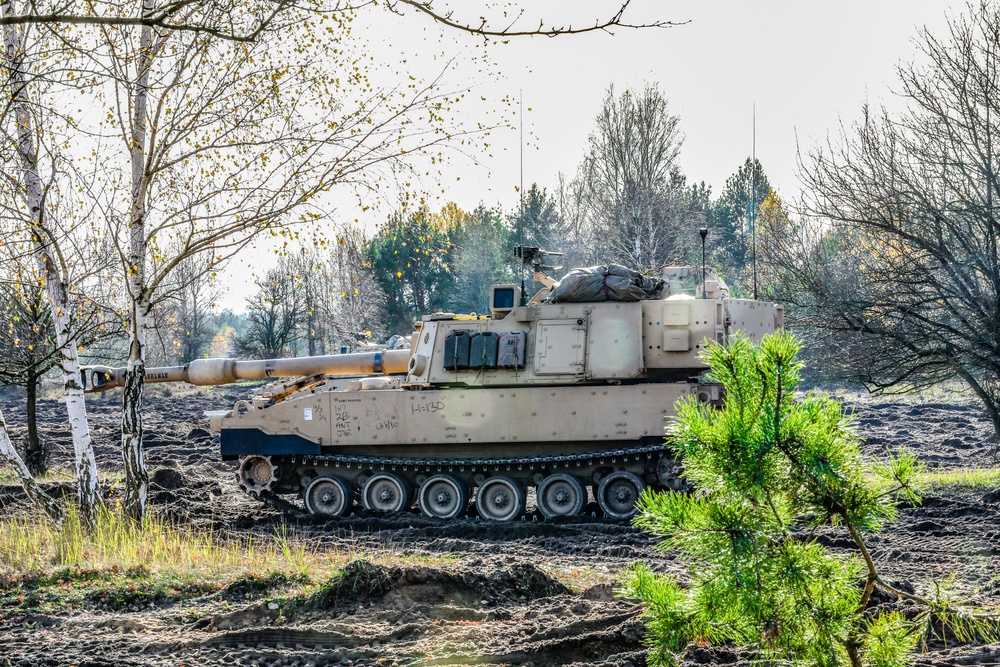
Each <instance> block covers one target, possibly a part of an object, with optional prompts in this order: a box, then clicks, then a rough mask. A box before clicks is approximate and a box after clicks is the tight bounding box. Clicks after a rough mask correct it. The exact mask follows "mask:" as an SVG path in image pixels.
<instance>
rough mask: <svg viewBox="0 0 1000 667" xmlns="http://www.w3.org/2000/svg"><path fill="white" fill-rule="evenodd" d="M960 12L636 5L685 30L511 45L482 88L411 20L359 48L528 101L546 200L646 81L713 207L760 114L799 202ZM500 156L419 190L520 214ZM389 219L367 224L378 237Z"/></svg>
mask: <svg viewBox="0 0 1000 667" xmlns="http://www.w3.org/2000/svg"><path fill="white" fill-rule="evenodd" d="M472 4H478V3H470V2H468V0H465V1H464V2H458V1H457V0H456V1H455V2H453V6H454V7H455V8H456V13H458V12H460V11H461V9H462V7H463V6H464V7H467V6H470V5H472ZM522 4H525V5H528V6H532V7H534V6H539V7H541V8H542V9H540V10H535V11H536V12H537V13H535V14H532V15H531V17H530V18H526V19H523V20H522V23H521V24H519V25H518V27H521V25H523V26H524V27H529V26H531V25H533V24H534V23H537V18H538V17H544V18H545V20H546V21H547V22H548V23H555V24H560V25H562V24H564V23H566V22H572V23H574V25H578V26H582V25H585V24H589V23H593V21H594V19H595V18H596V17H598V16H606V15H608V14H609V13H613V12H614V11H616V9H617V7H618V6H620V2H616V1H615V0H576V1H573V2H570V1H568V0H548V1H547V2H544V3H540V2H537V1H536V2H534V3H529V2H523V3H522ZM445 6H446V4H445V3H443V2H442V3H436V4H435V7H438V8H444V7H445ZM951 7H954V8H955V9H951ZM964 7H965V4H964V2H948V1H942V0H865V1H862V0H840V1H839V2H808V1H803V0H777V1H775V0H768V2H763V1H750V0H669V1H668V0H633V1H632V3H631V6H630V8H629V11H628V13H627V14H626V16H625V19H626V20H631V21H634V22H637V23H643V22H649V21H653V20H671V21H676V22H687V23H685V24H684V25H680V26H677V27H672V28H668V29H648V30H618V31H616V34H615V35H608V34H602V33H593V34H588V35H581V36H563V37H559V38H555V39H552V38H539V37H534V38H520V39H515V40H512V41H511V42H510V43H508V44H506V45H504V44H500V45H497V46H495V47H491V48H490V49H489V50H488V53H489V56H490V58H491V59H492V60H493V63H494V66H493V70H494V72H493V74H482V73H480V71H479V68H480V66H481V65H480V62H479V61H478V60H476V61H475V63H473V62H472V61H473V57H474V56H476V55H478V54H479V53H480V52H481V48H480V47H479V46H478V44H479V42H478V41H476V40H475V39H474V38H471V37H466V36H463V35H460V34H456V33H455V32H454V31H446V30H442V29H440V28H439V27H437V26H436V25H434V24H433V23H432V22H430V21H428V20H427V19H425V18H422V17H418V16H415V15H412V14H410V15H404V16H394V15H391V14H388V13H384V14H382V15H378V14H374V15H373V14H371V13H368V12H366V13H364V14H362V15H361V16H359V20H358V21H357V23H358V24H361V25H359V26H358V29H357V34H358V36H359V38H365V39H369V40H370V41H371V43H372V44H373V48H372V53H373V55H374V56H376V57H387V58H400V57H409V58H411V60H412V62H411V63H410V66H413V67H426V68H427V71H426V72H425V73H424V74H425V76H427V77H431V76H433V74H435V73H436V71H437V70H438V69H439V68H440V66H441V55H442V54H444V56H445V57H448V56H452V57H454V58H455V59H456V63H457V65H456V68H455V71H454V72H452V73H451V74H449V80H450V81H452V82H454V83H455V84H456V85H470V86H471V87H472V91H473V93H474V94H475V96H476V97H486V98H487V100H489V101H490V102H493V101H495V100H498V99H500V98H502V97H504V96H505V95H509V96H512V97H514V98H516V97H517V96H518V94H522V95H523V100H524V107H525V114H524V123H525V124H524V131H525V135H526V139H527V141H526V144H527V147H526V148H525V150H524V181H525V185H530V184H531V183H532V182H537V183H539V184H540V185H542V186H543V187H547V188H549V189H550V190H551V189H553V188H554V187H555V186H556V183H557V174H558V173H559V172H563V173H566V174H567V175H572V174H573V172H574V171H575V170H576V166H577V165H578V164H579V162H580V159H581V157H582V156H583V153H584V150H585V147H586V142H587V135H588V134H589V133H590V131H591V129H592V127H593V121H594V117H595V116H596V114H597V112H598V110H599V108H600V105H601V101H602V99H603V97H604V94H605V91H606V90H607V88H608V86H609V85H612V84H613V85H614V86H615V88H616V89H617V90H623V89H625V88H626V87H633V88H640V87H642V86H643V85H644V84H645V83H646V82H652V83H656V84H657V85H658V86H659V88H660V90H661V91H662V93H663V94H664V96H665V97H666V98H667V100H668V103H669V106H670V110H671V112H672V113H674V114H676V115H678V116H679V117H680V127H681V130H682V132H683V134H684V136H685V141H684V145H683V148H682V150H681V156H680V161H681V167H682V170H683V171H684V173H685V174H686V175H687V177H688V180H689V181H694V182H697V181H705V182H706V183H708V184H709V185H710V186H711V187H712V192H713V195H715V196H717V195H718V194H719V192H720V190H721V189H722V187H723V185H724V184H725V181H726V178H727V177H728V176H729V175H731V174H732V173H733V172H734V171H736V169H737V168H738V167H739V165H740V164H741V163H742V162H743V161H744V160H745V159H746V158H747V157H749V155H750V152H751V147H752V136H753V132H752V130H753V123H752V116H753V109H754V107H755V106H756V153H757V158H758V159H759V160H760V161H761V163H762V165H763V167H764V171H765V173H766V174H767V175H768V177H769V179H770V182H771V185H772V187H774V188H775V189H776V190H778V192H779V194H780V195H781V196H782V197H784V198H785V199H789V200H790V199H794V198H795V197H796V196H797V195H798V193H799V189H800V186H799V182H798V179H797V176H796V153H797V151H798V150H799V149H800V148H801V149H802V150H803V151H808V150H809V148H810V147H811V146H814V145H816V144H817V143H819V142H822V141H823V140H824V139H825V137H826V135H827V133H829V132H836V131H837V128H838V124H839V123H840V122H841V121H843V122H845V123H851V122H853V121H854V120H855V119H856V118H858V116H859V110H860V107H861V105H862V104H863V103H865V102H866V101H867V102H869V103H871V104H873V105H877V104H882V103H888V104H890V105H891V104H893V103H894V101H893V99H892V93H891V91H892V89H893V87H894V86H895V67H896V65H897V64H898V63H899V62H900V61H909V60H912V59H913V58H914V57H916V51H915V48H914V45H913V39H914V37H915V36H916V34H917V31H918V29H919V28H920V27H923V26H927V27H928V28H930V29H931V30H932V31H933V32H935V33H938V34H940V33H942V32H943V30H944V29H945V24H946V16H947V15H948V12H953V11H960V10H963V9H964ZM473 14H474V15H475V16H478V11H477V12H474V13H473ZM469 18H470V19H474V18H475V17H474V16H470V17H469ZM564 19H566V20H564ZM407 54H410V55H409V56H407ZM467 63H468V64H467ZM528 108H530V109H531V111H530V112H529V111H527V109H528ZM480 111H481V109H478V108H477V107H476V106H475V105H470V106H469V107H468V108H466V109H464V111H462V113H465V114H469V118H468V120H475V118H474V116H475V115H476V114H477V113H479V112H480ZM492 141H493V142H494V145H493V148H494V151H493V153H492V156H487V155H483V156H481V158H480V160H479V164H472V163H470V162H469V161H468V160H465V159H462V158H455V159H453V160H452V161H451V162H450V163H449V165H448V166H446V171H445V173H444V175H443V178H442V179H441V182H440V183H437V182H426V183H423V184H421V186H422V187H424V188H425V189H426V190H427V191H428V192H429V193H434V192H438V193H439V192H440V190H442V189H443V190H444V191H445V195H444V196H443V197H442V196H441V195H437V198H436V199H435V198H432V199H431V200H430V202H431V204H432V206H434V207H435V208H437V207H438V206H440V205H441V204H443V203H445V201H448V200H451V201H455V202H457V203H458V204H459V205H460V206H462V207H463V208H467V209H471V208H474V207H475V206H476V205H477V204H479V203H481V202H482V203H485V204H487V205H496V204H500V205H501V206H503V207H504V208H506V209H510V208H513V207H514V206H516V204H517V192H516V186H517V184H518V178H519V154H520V149H519V145H520V142H519V139H518V133H517V131H516V130H514V131H512V130H507V131H501V132H498V133H495V134H494V135H493V137H492ZM391 198H392V196H391V194H387V199H390V200H391ZM344 206H346V205H344ZM388 212H389V211H388V210H384V211H378V212H375V213H373V214H370V215H369V217H367V218H363V221H364V222H365V223H366V225H367V226H368V227H371V226H372V225H373V224H375V222H377V221H379V220H381V219H384V218H385V216H386V215H387V214H388ZM353 213H354V212H353V211H349V210H343V211H341V212H340V215H339V216H338V217H340V218H341V219H353V217H354V215H353ZM252 252H253V251H251V253H252ZM258 252H259V251H258ZM259 260H260V256H259V255H258V256H257V257H256V258H254V257H252V256H247V257H246V258H244V260H243V262H240V263H238V265H239V264H243V266H244V267H246V266H251V267H257V268H258V269H259V268H260V266H261V264H260V263H258V262H259ZM249 289H250V285H247V284H245V283H244V285H243V286H242V289H232V290H230V292H229V293H228V295H227V296H226V298H225V299H224V300H223V301H222V303H221V305H223V306H224V307H231V308H234V309H236V310H243V299H245V297H246V296H247V295H248V293H249Z"/></svg>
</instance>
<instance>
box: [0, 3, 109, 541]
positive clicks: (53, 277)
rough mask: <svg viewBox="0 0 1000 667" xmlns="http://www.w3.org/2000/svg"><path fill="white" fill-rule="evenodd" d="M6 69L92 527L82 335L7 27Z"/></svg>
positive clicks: (93, 490)
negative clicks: (47, 209)
mask: <svg viewBox="0 0 1000 667" xmlns="http://www.w3.org/2000/svg"><path fill="white" fill-rule="evenodd" d="M12 13H14V12H13V7H12V3H10V2H5V3H3V4H0V15H2V16H9V15H11V14H12ZM3 31H4V54H3V60H4V67H5V68H6V69H7V71H8V74H9V77H10V90H11V105H12V107H13V111H14V114H15V118H16V121H17V129H18V136H17V152H18V155H19V157H20V161H21V176H22V178H23V185H24V196H25V201H26V203H27V206H28V209H29V211H30V215H31V225H32V227H31V240H32V253H33V255H34V257H35V261H36V262H37V263H38V268H39V273H40V274H41V275H42V276H43V278H44V279H45V295H46V298H47V299H48V301H49V306H50V308H51V309H52V325H53V328H54V329H55V333H56V343H57V345H58V346H59V366H60V368H61V369H62V372H63V387H64V388H65V392H66V413H67V417H68V419H69V426H70V432H71V433H72V437H73V450H74V460H75V464H76V479H77V497H78V501H79V503H80V514H81V517H82V519H83V520H84V522H85V523H87V524H88V525H91V526H92V525H94V523H95V521H96V512H97V507H98V505H99V504H100V502H101V495H100V489H99V487H98V479H97V461H96V459H95V458H94V449H93V445H92V443H91V441H90V426H89V424H88V423H87V406H86V402H85V401H84V397H83V386H82V384H81V381H80V360H79V357H78V356H77V344H76V337H75V335H74V333H73V328H72V322H71V320H70V314H71V313H72V310H73V309H72V306H71V305H70V304H69V298H68V290H67V285H66V276H65V275H64V273H63V271H62V270H61V268H60V266H61V265H60V264H59V263H57V262H56V257H57V253H58V248H57V247H56V245H55V242H54V240H53V238H52V236H51V234H50V233H49V230H48V229H47V226H46V225H47V223H46V221H45V219H44V217H43V213H44V211H43V208H44V207H43V199H44V186H43V185H42V179H41V177H40V175H39V173H38V152H37V150H36V148H35V140H34V135H33V131H32V128H33V123H32V118H31V113H30V106H31V105H30V100H29V98H28V89H27V79H26V77H25V75H24V71H23V70H22V67H23V63H22V58H23V56H24V45H23V44H22V42H21V35H20V33H19V30H18V27H17V26H15V25H5V26H4V29H3Z"/></svg>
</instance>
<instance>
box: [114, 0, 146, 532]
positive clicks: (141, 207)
mask: <svg viewBox="0 0 1000 667" xmlns="http://www.w3.org/2000/svg"><path fill="white" fill-rule="evenodd" d="M152 7H153V4H152V2H151V1H150V0H146V2H144V3H143V12H144V13H146V12H149V11H152ZM152 60H153V30H152V28H150V27H149V26H142V28H141V29H140V33H139V61H138V69H137V71H136V85H135V97H134V98H133V110H132V135H131V145H130V146H129V152H130V156H131V160H132V197H131V205H130V211H129V248H128V263H129V265H128V267H127V273H128V276H127V278H128V280H127V284H128V292H129V299H130V301H131V306H132V308H131V310H132V312H131V315H132V317H131V318H130V323H129V355H128V365H127V367H126V373H125V386H124V388H123V390H122V461H123V463H124V465H125V499H124V503H123V505H124V511H125V515H126V516H129V517H131V518H132V519H134V520H136V521H141V520H142V519H143V517H144V516H145V515H146V497H147V493H148V489H149V472H148V471H147V470H146V460H145V455H144V454H143V451H142V434H143V428H142V426H143V425H142V387H143V378H144V377H145V375H146V322H147V319H148V315H149V310H150V303H149V294H148V292H147V290H146V272H145V262H146V185H147V182H146V181H147V176H146V164H145V162H146V109H147V105H148V97H149V70H150V68H151V66H152Z"/></svg>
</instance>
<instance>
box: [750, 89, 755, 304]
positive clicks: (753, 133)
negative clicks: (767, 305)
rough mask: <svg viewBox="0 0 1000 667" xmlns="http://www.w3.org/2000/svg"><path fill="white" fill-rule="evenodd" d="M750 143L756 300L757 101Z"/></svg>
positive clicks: (751, 223)
mask: <svg viewBox="0 0 1000 667" xmlns="http://www.w3.org/2000/svg"><path fill="white" fill-rule="evenodd" d="M751 136H752V139H751V144H750V174H751V185H750V232H751V235H752V236H751V241H750V243H751V246H752V250H753V298H754V301H756V300H757V103H756V102H754V103H753V131H752V133H751Z"/></svg>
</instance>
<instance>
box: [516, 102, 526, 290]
mask: <svg viewBox="0 0 1000 667" xmlns="http://www.w3.org/2000/svg"><path fill="white" fill-rule="evenodd" d="M517 116H518V121H519V122H520V126H521V128H520V131H521V139H520V160H521V167H520V176H519V180H518V186H517V194H518V195H520V199H519V201H518V209H519V211H518V216H517V218H518V223H519V224H518V227H520V230H519V231H518V236H519V241H518V247H519V248H521V249H522V251H521V303H520V305H522V306H524V305H527V303H528V298H527V297H526V296H525V294H524V254H523V248H524V89H521V90H518V91H517Z"/></svg>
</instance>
